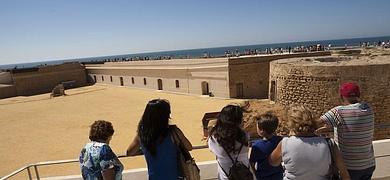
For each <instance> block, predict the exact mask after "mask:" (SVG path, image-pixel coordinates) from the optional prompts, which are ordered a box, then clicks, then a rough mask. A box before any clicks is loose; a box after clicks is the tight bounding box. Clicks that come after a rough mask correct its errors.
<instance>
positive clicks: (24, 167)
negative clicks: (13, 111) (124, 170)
mask: <svg viewBox="0 0 390 180" xmlns="http://www.w3.org/2000/svg"><path fill="white" fill-rule="evenodd" d="M205 148H208V146H207V145H199V146H193V148H192V149H193V150H197V149H205ZM135 156H141V155H135ZM135 156H127V155H119V156H118V158H126V157H135ZM75 162H79V160H78V159H67V160H57V161H43V162H38V163H34V164H29V165H26V166H23V167H22V168H20V169H18V170H16V171H14V172H12V173H11V174H8V175H6V176H4V177H1V178H0V180H6V179H9V178H10V177H12V176H15V175H17V174H19V173H20V172H22V171H24V170H27V173H28V176H29V179H30V180H32V176H31V172H30V168H32V167H33V168H34V171H35V177H36V178H37V179H38V180H39V179H40V177H39V171H38V167H39V166H47V165H56V164H67V163H75Z"/></svg>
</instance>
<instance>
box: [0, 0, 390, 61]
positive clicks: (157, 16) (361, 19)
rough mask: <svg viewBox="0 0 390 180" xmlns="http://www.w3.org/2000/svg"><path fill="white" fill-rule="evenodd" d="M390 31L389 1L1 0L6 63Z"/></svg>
mask: <svg viewBox="0 0 390 180" xmlns="http://www.w3.org/2000/svg"><path fill="white" fill-rule="evenodd" d="M389 35H390V1H389V0H370V1H368V0H327V1H322V0H310V1H309V0H294V1H291V0H272V1H271V0H268V1H265V0H154V1H153V0H115V1H107V0H24V1H23V0H0V64H14V63H24V62H33V61H46V60H58V59H71V58H82V57H93V56H107V55H119V54H133V53H141V52H155V51H165V50H180V49H195V48H207V47H223V46H236V45H252V44H267V43H281V42H295V41H306V40H328V39H344V38H356V37H375V36H389Z"/></svg>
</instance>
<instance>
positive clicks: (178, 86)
mask: <svg viewBox="0 0 390 180" xmlns="http://www.w3.org/2000/svg"><path fill="white" fill-rule="evenodd" d="M175 84H176V88H180V84H179V80H176V81H175Z"/></svg>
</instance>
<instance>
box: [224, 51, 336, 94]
mask: <svg viewBox="0 0 390 180" xmlns="http://www.w3.org/2000/svg"><path fill="white" fill-rule="evenodd" d="M327 55H330V52H327V51H322V52H308V53H294V54H276V55H267V56H249V57H245V56H244V57H238V58H230V59H229V94H230V97H232V98H246V99H249V98H257V99H267V98H268V87H269V74H270V62H271V61H274V60H278V59H286V58H294V57H316V56H327Z"/></svg>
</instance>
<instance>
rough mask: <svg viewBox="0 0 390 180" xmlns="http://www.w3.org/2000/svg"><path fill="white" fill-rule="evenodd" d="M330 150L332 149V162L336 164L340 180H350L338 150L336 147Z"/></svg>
mask: <svg viewBox="0 0 390 180" xmlns="http://www.w3.org/2000/svg"><path fill="white" fill-rule="evenodd" d="M332 148H333V152H334V155H335V157H334V161H335V163H336V166H337V169H338V170H339V171H340V175H341V179H342V180H350V179H351V177H350V176H349V173H348V170H347V167H346V166H345V164H344V160H343V157H342V156H341V154H340V151H339V149H338V148H337V146H333V147H332Z"/></svg>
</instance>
